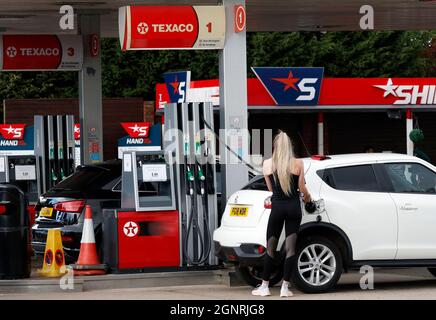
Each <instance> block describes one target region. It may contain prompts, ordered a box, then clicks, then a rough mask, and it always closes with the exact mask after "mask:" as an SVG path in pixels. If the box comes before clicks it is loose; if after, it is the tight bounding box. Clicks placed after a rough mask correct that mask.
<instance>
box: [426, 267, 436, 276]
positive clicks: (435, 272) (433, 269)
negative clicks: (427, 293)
mask: <svg viewBox="0 0 436 320" xmlns="http://www.w3.org/2000/svg"><path fill="white" fill-rule="evenodd" d="M428 272H430V273H431V274H432V276H434V277H436V268H428Z"/></svg>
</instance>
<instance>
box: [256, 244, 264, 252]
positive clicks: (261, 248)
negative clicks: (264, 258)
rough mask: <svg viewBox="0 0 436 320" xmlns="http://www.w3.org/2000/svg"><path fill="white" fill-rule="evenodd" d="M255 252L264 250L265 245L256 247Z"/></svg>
mask: <svg viewBox="0 0 436 320" xmlns="http://www.w3.org/2000/svg"><path fill="white" fill-rule="evenodd" d="M257 252H258V253H264V252H265V247H264V246H258V247H257Z"/></svg>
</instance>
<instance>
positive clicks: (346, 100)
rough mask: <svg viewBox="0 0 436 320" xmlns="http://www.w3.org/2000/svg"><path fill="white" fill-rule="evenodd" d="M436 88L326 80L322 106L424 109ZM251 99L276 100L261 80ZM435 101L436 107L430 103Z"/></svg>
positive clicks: (398, 81)
mask: <svg viewBox="0 0 436 320" xmlns="http://www.w3.org/2000/svg"><path fill="white" fill-rule="evenodd" d="M218 85H219V81H218V80H216V79H214V80H201V81H198V80H197V81H191V88H204V87H213V86H218ZM376 86H378V87H376ZM424 86H426V87H427V89H426V90H427V92H428V95H427V99H426V101H424V102H423V101H422V99H421V97H420V95H422V92H423V91H425V90H424V89H425V88H424ZM435 86H436V78H324V79H323V80H322V85H321V92H320V97H319V101H318V105H336V106H340V105H363V106H364V105H393V104H394V103H395V102H396V101H397V103H398V102H401V101H404V100H405V99H411V97H412V96H417V98H416V99H415V101H414V100H413V99H411V103H410V104H411V105H413V104H414V103H413V102H416V103H415V104H416V105H424V104H426V103H425V102H427V104H435V103H436V93H435V92H436V89H435ZM386 87H387V88H389V89H391V90H392V91H386V90H385V89H384V88H386ZM429 87H431V88H429ZM165 92H166V87H165V85H162V84H158V85H157V86H156V95H157V96H159V94H161V96H162V97H165V95H167V93H166V94H165ZM247 95H248V105H249V106H275V103H274V100H273V99H272V98H271V96H270V95H269V94H268V92H267V90H266V89H265V88H264V87H263V85H262V84H261V82H260V81H259V80H258V79H257V78H249V79H247ZM156 100H158V99H156ZM431 101H433V103H430V102H431ZM406 104H409V103H406ZM403 105H404V104H403ZM278 108H280V107H278ZM303 108H304V107H303ZM310 108H316V106H311V107H310Z"/></svg>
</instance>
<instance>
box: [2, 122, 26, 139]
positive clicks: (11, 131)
mask: <svg viewBox="0 0 436 320" xmlns="http://www.w3.org/2000/svg"><path fill="white" fill-rule="evenodd" d="M25 126H26V125H25V124H0V133H1V135H2V136H3V138H4V139H6V140H23V138H24V127H25Z"/></svg>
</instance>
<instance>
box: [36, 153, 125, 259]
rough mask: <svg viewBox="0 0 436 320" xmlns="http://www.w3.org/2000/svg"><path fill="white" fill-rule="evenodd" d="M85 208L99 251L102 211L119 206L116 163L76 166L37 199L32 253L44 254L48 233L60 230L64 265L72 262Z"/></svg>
mask: <svg viewBox="0 0 436 320" xmlns="http://www.w3.org/2000/svg"><path fill="white" fill-rule="evenodd" d="M85 205H90V206H91V208H92V214H93V221H94V232H95V238H96V243H97V248H98V249H99V250H100V248H101V239H102V221H103V216H102V211H103V209H106V208H107V209H113V208H120V206H121V161H120V160H111V161H106V162H102V163H100V164H96V165H86V166H79V167H78V168H77V170H76V172H75V173H73V174H72V175H71V176H69V177H67V178H66V179H65V180H63V181H62V182H60V183H58V184H57V185H55V186H54V187H53V188H51V189H50V190H48V191H47V192H46V193H45V194H43V195H42V196H41V197H40V198H39V201H38V202H37V204H36V207H35V209H36V214H37V218H36V221H35V225H34V226H33V228H32V236H33V237H32V246H33V249H34V252H35V254H36V255H43V254H44V250H45V242H46V238H47V232H48V230H49V229H52V228H60V229H61V231H62V243H63V246H64V251H65V259H66V262H67V263H71V262H75V261H76V260H77V258H78V255H79V251H80V241H81V238H82V229H83V220H84V212H85Z"/></svg>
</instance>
